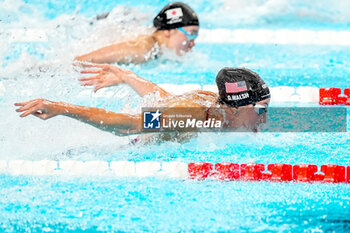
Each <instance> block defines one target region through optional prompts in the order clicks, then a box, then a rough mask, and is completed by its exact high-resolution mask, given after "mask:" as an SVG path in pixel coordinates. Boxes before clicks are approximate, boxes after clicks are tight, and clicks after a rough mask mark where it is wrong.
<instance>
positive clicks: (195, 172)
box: [188, 162, 213, 179]
mask: <svg viewBox="0 0 350 233" xmlns="http://www.w3.org/2000/svg"><path fill="white" fill-rule="evenodd" d="M212 170H213V164H211V163H205V162H196V163H189V164H188V174H189V175H190V178H192V179H205V178H207V177H208V176H209V175H210V173H211V172H212Z"/></svg>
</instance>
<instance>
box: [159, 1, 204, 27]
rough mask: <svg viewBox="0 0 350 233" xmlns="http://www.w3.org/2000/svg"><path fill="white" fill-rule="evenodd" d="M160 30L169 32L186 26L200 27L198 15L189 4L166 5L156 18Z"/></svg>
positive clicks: (174, 3) (175, 3)
mask: <svg viewBox="0 0 350 233" xmlns="http://www.w3.org/2000/svg"><path fill="white" fill-rule="evenodd" d="M153 25H154V26H155V27H156V28H157V29H158V30H169V29H174V28H179V27H184V26H192V25H194V26H199V21H198V17H197V14H196V13H194V11H193V10H192V9H191V7H189V6H188V5H187V4H185V3H182V2H173V3H170V4H168V5H166V6H165V7H164V8H163V9H162V10H161V11H160V12H159V13H158V15H157V16H156V17H155V18H154V20H153Z"/></svg>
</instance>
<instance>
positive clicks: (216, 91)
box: [202, 85, 219, 93]
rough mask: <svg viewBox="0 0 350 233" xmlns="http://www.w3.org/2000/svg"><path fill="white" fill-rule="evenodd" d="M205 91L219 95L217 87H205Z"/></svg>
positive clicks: (203, 88)
mask: <svg viewBox="0 0 350 233" xmlns="http://www.w3.org/2000/svg"><path fill="white" fill-rule="evenodd" d="M202 90H203V91H212V92H215V93H218V92H219V91H218V87H217V86H216V85H203V87H202Z"/></svg>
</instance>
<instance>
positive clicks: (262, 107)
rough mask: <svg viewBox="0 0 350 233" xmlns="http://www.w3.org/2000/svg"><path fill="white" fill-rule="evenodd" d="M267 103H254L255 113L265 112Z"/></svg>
mask: <svg viewBox="0 0 350 233" xmlns="http://www.w3.org/2000/svg"><path fill="white" fill-rule="evenodd" d="M267 107H268V106H267V105H262V104H255V105H254V111H255V112H256V114H258V115H259V116H260V115H262V114H264V113H267Z"/></svg>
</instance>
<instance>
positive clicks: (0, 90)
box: [0, 82, 6, 96]
mask: <svg viewBox="0 0 350 233" xmlns="http://www.w3.org/2000/svg"><path fill="white" fill-rule="evenodd" d="M5 92H6V88H5V86H4V84H3V83H2V82H0V96H4V95H5Z"/></svg>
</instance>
